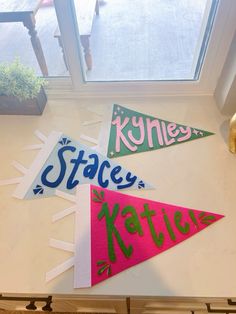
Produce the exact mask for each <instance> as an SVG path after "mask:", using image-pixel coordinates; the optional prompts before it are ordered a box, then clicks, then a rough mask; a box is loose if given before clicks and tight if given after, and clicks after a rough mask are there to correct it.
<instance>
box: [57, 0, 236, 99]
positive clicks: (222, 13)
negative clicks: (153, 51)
mask: <svg viewBox="0 0 236 314" xmlns="http://www.w3.org/2000/svg"><path fill="white" fill-rule="evenodd" d="M54 5H55V10H56V13H57V17H58V24H59V27H60V32H61V36H62V42H63V47H64V53H65V56H66V59H67V64H68V68H69V72H70V75H71V77H70V78H67V79H66V78H61V79H60V82H59V81H58V80H53V79H51V85H52V86H59V88H60V89H61V88H62V86H63V85H65V86H67V90H68V91H69V90H70V93H73V96H75V97H118V96H119V97H122V96H124V97H139V96H142V97H156V96H163V95H166V96H171V95H189V96H191V95H213V94H214V91H215V88H216V85H217V81H218V78H219V76H220V73H221V71H222V69H223V66H224V63H225V60H226V57H227V54H228V51H229V48H230V45H231V42H232V39H233V36H234V32H235V30H236V23H235V16H236V1H234V0H220V1H219V4H218V8H217V12H216V15H215V21H214V24H213V27H212V32H211V36H210V39H209V42H208V47H207V49H206V53H205V59H204V62H203V65H202V69H201V73H200V76H199V78H198V80H182V81H180V80H179V81H123V82H85V80H84V72H83V71H84V70H83V69H84V68H85V67H83V66H82V62H83V58H82V57H81V56H82V52H81V45H80V43H79V33H78V25H77V21H76V18H75V10H74V3H73V0H67V1H64V0H54ZM226 34H227V35H226Z"/></svg>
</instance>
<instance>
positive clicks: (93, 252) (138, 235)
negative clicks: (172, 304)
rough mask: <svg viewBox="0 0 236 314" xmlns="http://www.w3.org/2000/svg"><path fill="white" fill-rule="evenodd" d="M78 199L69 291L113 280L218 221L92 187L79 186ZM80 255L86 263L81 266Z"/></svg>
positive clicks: (209, 215)
mask: <svg viewBox="0 0 236 314" xmlns="http://www.w3.org/2000/svg"><path fill="white" fill-rule="evenodd" d="M78 199H79V200H81V206H79V207H80V208H79V210H78V211H77V221H79V222H80V228H79V226H78V228H77V231H76V247H77V249H78V253H77V254H76V256H77V258H76V261H75V277H76V278H75V288H79V287H82V286H83V287H84V286H93V285H95V284H97V283H99V282H101V281H103V280H105V279H107V278H109V277H111V276H114V275H116V274H118V273H119V272H121V271H123V270H125V269H127V268H129V267H132V266H134V265H136V264H139V263H141V262H143V261H145V260H147V259H149V258H151V257H153V256H155V255H158V254H160V253H162V252H164V251H166V250H168V249H170V248H171V247H173V246H175V245H177V244H179V243H180V242H182V241H184V240H186V239H188V238H190V237H191V236H193V235H194V234H196V233H198V232H200V231H202V230H203V229H205V228H206V227H208V226H209V225H211V224H212V223H214V222H216V221H218V220H219V219H221V218H223V217H224V216H223V215H220V214H216V213H211V212H206V211H203V210H195V209H190V208H185V207H182V206H176V205H170V204H165V203H161V202H156V201H151V200H147V199H144V198H139V197H135V196H130V195H125V194H122V193H118V192H114V191H110V190H107V189H103V188H101V187H96V186H92V185H84V186H80V187H79V188H78ZM85 220H87V224H88V226H89V230H90V234H88V230H87V229H86V230H87V231H86V232H85V226H86V224H84V221H85ZM82 229H83V230H82ZM88 251H89V254H88ZM84 254H87V259H85V260H84V263H83V257H82V255H84ZM88 255H89V256H88ZM89 259H90V263H91V265H90V266H89V265H88V261H89ZM77 262H78V263H77ZM80 267H81V269H89V271H88V273H89V275H88V276H89V280H87V281H86V280H85V281H83V280H82V278H81V276H84V275H82V272H81V270H80V269H79V268H80ZM83 274H84V271H83ZM83 282H86V283H85V284H83Z"/></svg>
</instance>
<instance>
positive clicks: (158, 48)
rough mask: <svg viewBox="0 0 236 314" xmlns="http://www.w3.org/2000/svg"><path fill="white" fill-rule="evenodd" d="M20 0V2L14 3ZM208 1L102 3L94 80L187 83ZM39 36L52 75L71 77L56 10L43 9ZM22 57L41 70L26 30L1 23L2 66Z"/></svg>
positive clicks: (93, 41)
mask: <svg viewBox="0 0 236 314" xmlns="http://www.w3.org/2000/svg"><path fill="white" fill-rule="evenodd" d="M15 1H18V0H15ZM206 2H207V0H100V15H99V16H95V18H94V25H93V30H92V36H91V49H92V55H93V69H92V70H91V71H89V72H87V79H88V80H91V81H107V80H108V81H109V80H114V81H117V80H157V79H158V80H162V79H165V80H168V79H186V78H189V77H190V76H191V75H192V61H193V57H194V51H195V47H196V44H197V40H198V36H199V32H200V27H201V20H202V16H203V13H204V8H205V4H206ZM36 20H37V30H38V35H39V37H40V40H41V43H42V46H43V50H44V53H45V58H46V62H47V65H48V69H49V75H50V76H64V75H68V72H67V71H66V69H65V65H64V62H63V58H62V54H61V50H60V48H59V46H58V42H57V40H56V39H55V38H54V31H55V29H56V26H57V20H56V15H55V11H54V8H53V7H43V8H40V9H39V11H38V13H37V15H36ZM15 56H19V57H20V59H21V60H22V62H24V63H26V64H28V65H30V66H33V67H34V68H35V70H36V72H37V73H38V74H41V73H40V69H39V67H38V64H37V61H36V58H35V55H34V52H33V50H32V47H31V43H30V38H29V35H28V33H27V30H26V29H25V27H24V26H23V25H22V24H21V23H2V24H0V61H7V60H12V59H13V58H14V57H15Z"/></svg>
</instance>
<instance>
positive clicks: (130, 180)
mask: <svg viewBox="0 0 236 314" xmlns="http://www.w3.org/2000/svg"><path fill="white" fill-rule="evenodd" d="M136 180H137V177H136V176H133V177H132V174H131V172H128V173H127V175H126V181H127V182H128V183H127V184H123V185H117V189H118V190H121V189H126V188H129V187H131V186H132V185H134V183H135V181H136Z"/></svg>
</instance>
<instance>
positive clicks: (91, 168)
mask: <svg viewBox="0 0 236 314" xmlns="http://www.w3.org/2000/svg"><path fill="white" fill-rule="evenodd" d="M88 157H89V158H90V159H94V163H93V164H91V165H88V166H86V167H85V168H84V172H83V173H84V177H85V178H89V179H93V178H94V177H95V175H96V173H97V171H98V165H99V160H98V155H96V154H91V155H89V156H88Z"/></svg>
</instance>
